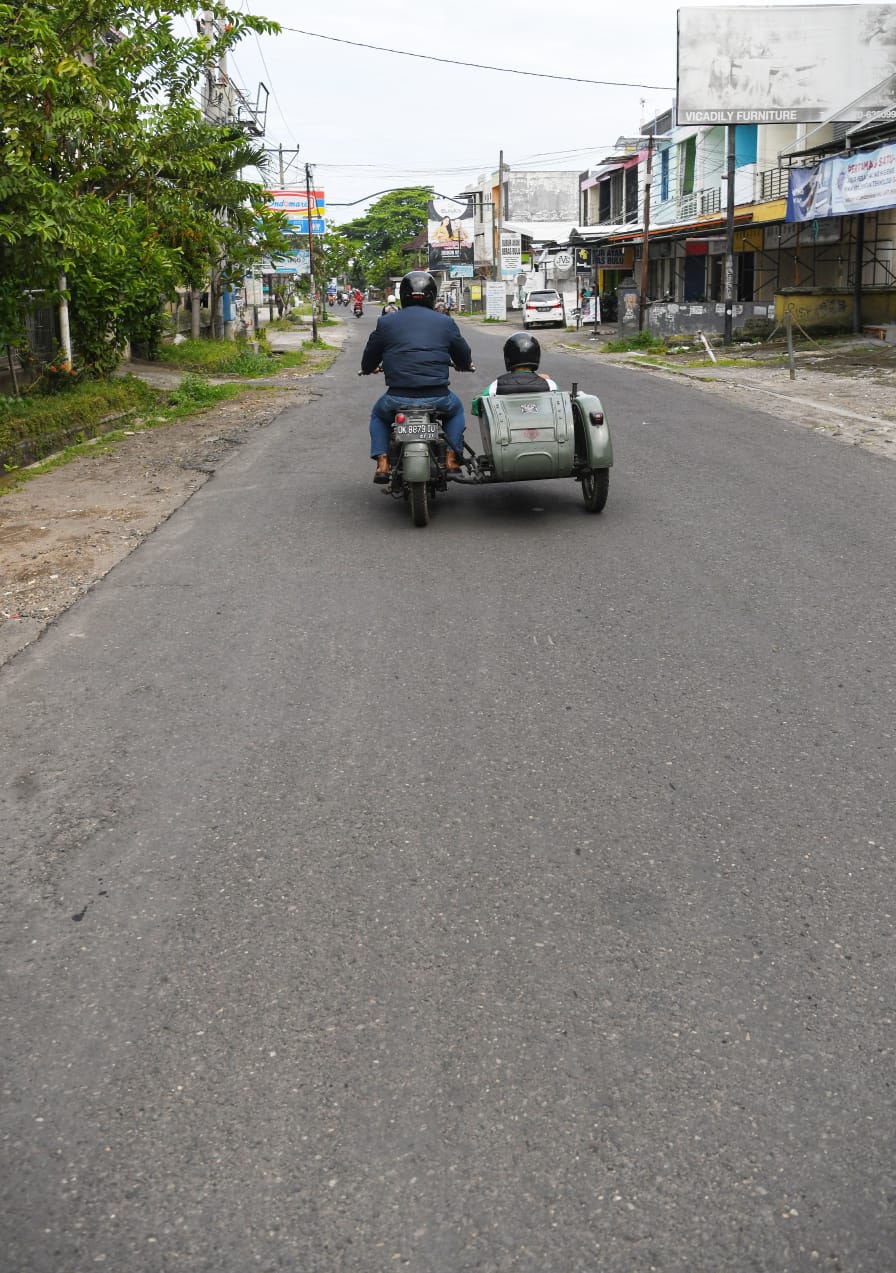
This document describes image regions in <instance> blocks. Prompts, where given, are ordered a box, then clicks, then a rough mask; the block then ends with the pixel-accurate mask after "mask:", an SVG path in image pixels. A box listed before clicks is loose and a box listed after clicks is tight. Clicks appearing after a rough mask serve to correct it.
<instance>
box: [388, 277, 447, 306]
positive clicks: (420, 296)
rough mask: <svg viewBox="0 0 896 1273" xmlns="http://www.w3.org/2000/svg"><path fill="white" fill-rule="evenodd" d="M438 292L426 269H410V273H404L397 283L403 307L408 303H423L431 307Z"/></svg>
mask: <svg viewBox="0 0 896 1273" xmlns="http://www.w3.org/2000/svg"><path fill="white" fill-rule="evenodd" d="M438 294H439V289H438V286H437V285H436V281H435V279H434V278H433V276H432V275H431V274H428V273H427V272H426V270H411V272H410V274H405V276H404V278H403V279H402V280H401V282H400V284H399V285H398V295H399V296H400V297H401V305H402V308H403V309H404V308H406V307H407V306H408V305H425V306H426V307H427V308H428V309H432V307H433V306H434V305H435V303H436V297H437V296H438Z"/></svg>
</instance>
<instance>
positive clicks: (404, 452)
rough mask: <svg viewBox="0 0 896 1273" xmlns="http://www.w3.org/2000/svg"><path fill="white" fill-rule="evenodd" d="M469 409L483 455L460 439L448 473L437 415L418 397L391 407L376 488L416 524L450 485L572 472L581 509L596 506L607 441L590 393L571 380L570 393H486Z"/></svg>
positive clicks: (609, 449)
mask: <svg viewBox="0 0 896 1273" xmlns="http://www.w3.org/2000/svg"><path fill="white" fill-rule="evenodd" d="M471 370H472V368H471ZM359 374H360V373H359ZM474 412H475V414H477V415H478V416H479V426H480V432H481V437H482V447H483V449H482V452H481V453H480V454H477V453H476V451H475V450H474V449H473V448H472V447H471V446H470V445H469V443H467V442H465V443H464V455H463V456H462V457H458V458H459V459H460V462H461V469H460V471H452V472H449V471H448V468H447V466H446V452H447V449H448V448H447V443H446V440H445V433H444V427H443V426H444V414H443V413H442V412H440V411H437V410H435V409H433V408H432V407H428V406H426V404H425V402H408V403H407V404H406V405H403V406H402V407H401V409H400V410H398V411H396V413H395V418H394V420H393V422H392V429H391V434H390V441H389V464H390V468H391V472H390V475H389V479H388V483H387V484H386V485H384V486H383V488H382V490H383V493H384V494H385V495H391V496H392V498H393V499H404V500H405V501H406V502H407V503H408V505H409V507H410V511H411V521H412V522H413V524H414V525H415V526H427V525H428V524H429V519H430V507H431V504H432V502H433V501H434V500H435V498H436V495H437V494H440V493H442V492H444V491H447V489H448V484H449V482H454V483H459V484H460V485H467V486H483V485H488V484H491V483H494V482H521V481H535V480H541V479H546V478H555V477H572V478H574V479H575V481H576V482H578V483H579V484H580V485H581V488H582V498H583V500H584V503H585V508H586V510H587V511H588V512H589V513H600V512H602V511H603V509H604V507H605V505H606V502H607V498H608V495H609V489H610V468H611V466H612V464H613V443H612V439H611V437H610V426H609V422H608V421H607V418H606V415H605V413H604V409H603V406H602V404H601V401H600V399H599V398H597V397H596V396H595V395H594V394H586V393H580V392H579V387H578V385H577V384H575V383H574V384H573V386H572V390H571V391H570V392H569V393H566V392H564V391H563V390H556V391H552V392H550V393H534V394H533V393H529V394H526V393H518V394H503V395H494V396H492V395H485V396H482V397H479V398H478V399H477V400H476V403H474Z"/></svg>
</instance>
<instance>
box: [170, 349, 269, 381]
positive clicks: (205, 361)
mask: <svg viewBox="0 0 896 1273" xmlns="http://www.w3.org/2000/svg"><path fill="white" fill-rule="evenodd" d="M159 361H160V362H164V363H166V364H168V365H169V366H172V367H181V368H183V370H184V371H193V372H197V373H198V374H200V375H206V376H248V377H252V376H268V375H270V374H271V372H272V371H276V369H277V367H278V365H280V362H279V359H275V358H274V357H273V356H272V355H271V351H270V346H269V345H268V343H267V341H263V340H262V341H259V352H258V353H257V354H256V353H253V352H252V350H251V349H250V348H249V346H248V344H247V343H246V342H245V341H241V340H185V341H183V342H182V343H181V344H179V345H166V346H165V347H164V349H163V350H162V357H161V358H160V359H159Z"/></svg>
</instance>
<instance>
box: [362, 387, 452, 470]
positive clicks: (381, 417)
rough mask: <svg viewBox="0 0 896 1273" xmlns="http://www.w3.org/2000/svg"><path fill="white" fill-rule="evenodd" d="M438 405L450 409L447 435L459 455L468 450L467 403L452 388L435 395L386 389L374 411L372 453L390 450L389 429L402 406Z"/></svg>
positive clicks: (371, 439)
mask: <svg viewBox="0 0 896 1273" xmlns="http://www.w3.org/2000/svg"><path fill="white" fill-rule="evenodd" d="M409 406H415V407H434V408H435V409H436V410H437V411H444V412H446V416H445V423H444V426H443V427H444V429H445V438H446V440H447V442H448V445H449V446H450V447H451V450H452V451H453V452H454V454H455V455H456V456H457V458H458V459H460V457H461V456H462V455H463V451H464V404H463V403H462V402H461V400H460V398H459V397H458V396H457V394H456V393H452V392H451V390H450V389H449V391H448V392H447V393H444V394H438V395H437V396H436V397H434V398H409V397H405V396H402V395H398V394H394V393H388V392H386V393H384V394H383V396H382V397H381V398H377V400H376V402H375V403H374V404H373V410H372V411H371V413H370V455H371V457H372V458H373V459H376V457H377V456H378V455H386V454H387V453H388V450H389V433H390V431H391V427H392V421H393V420H394V419H395V412H396V411H398V410H400V409H401V408H402V407H409Z"/></svg>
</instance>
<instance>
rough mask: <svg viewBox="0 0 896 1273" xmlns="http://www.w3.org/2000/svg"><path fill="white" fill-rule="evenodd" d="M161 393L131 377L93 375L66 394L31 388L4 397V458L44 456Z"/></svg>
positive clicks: (0, 454) (0, 430)
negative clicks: (100, 376)
mask: <svg viewBox="0 0 896 1273" xmlns="http://www.w3.org/2000/svg"><path fill="white" fill-rule="evenodd" d="M156 401H157V394H156V393H154V391H153V390H151V389H149V388H148V387H147V386H146V385H145V384H144V383H143V382H142V381H140V380H136V379H133V378H130V377H128V378H127V379H125V378H116V379H112V380H103V381H96V380H88V381H85V382H84V383H82V384H79V385H76V386H74V387H72V388H70V389H69V390H68V392H67V393H65V394H62V395H56V394H52V395H46V394H41V393H39V392H34V391H32V392H31V393H29V394H26V395H25V396H23V397H21V398H12V397H5V398H0V460H2V463H3V465H4V467H5V468H6V469H11V468H14V467H16V466H17V465H19V464H28V463H31V462H32V461H33V460H36V459H41V458H42V457H43V456H46V455H49V454H50V453H51V452H53V451H57V450H59V448H60V447H61V446H64V445H66V443H68V442H70V441H72V440H73V439H74V438H75V437H76V436H77V435H78V434H79V433H81V434H83V435H84V436H85V437H94V436H96V434H97V433H100V432H103V431H104V429H103V422H104V421H107V420H108V419H109V417H110V416H118V415H121V414H123V413H127V412H133V411H145V410H147V409H149V408H150V407H151V406H152V405H153V404H154V403H155V402H156Z"/></svg>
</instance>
